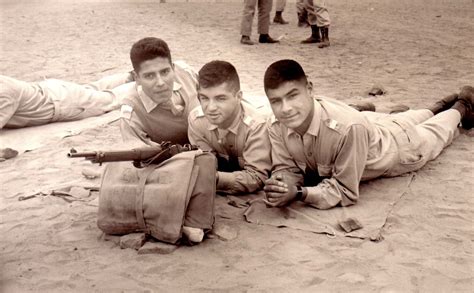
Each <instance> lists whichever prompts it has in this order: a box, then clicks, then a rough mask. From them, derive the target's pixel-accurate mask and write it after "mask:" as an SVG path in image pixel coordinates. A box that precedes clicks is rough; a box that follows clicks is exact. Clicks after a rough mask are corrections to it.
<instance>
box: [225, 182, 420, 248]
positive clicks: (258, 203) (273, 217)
mask: <svg viewBox="0 0 474 293" xmlns="http://www.w3.org/2000/svg"><path fill="white" fill-rule="evenodd" d="M414 176H415V174H414V173H412V174H408V175H406V176H401V177H394V178H381V179H376V180H372V181H369V182H364V183H362V184H361V186H360V198H359V201H358V202H357V203H356V204H355V205H352V206H349V207H335V208H332V209H329V210H318V209H316V208H313V207H311V206H309V205H307V204H304V203H301V202H295V203H292V204H291V205H290V206H288V207H283V208H267V207H266V205H265V204H264V202H263V201H262V198H263V196H264V195H263V193H259V194H258V195H253V196H246V197H235V196H228V197H227V202H226V201H225V200H222V199H221V200H218V201H217V207H216V209H217V211H216V214H217V215H218V216H221V217H224V218H234V217H239V216H240V217H241V216H243V217H244V219H245V220H246V221H247V222H250V223H254V224H260V225H270V226H275V227H286V228H291V229H298V230H304V231H308V232H313V233H320V234H327V235H330V236H336V235H341V236H342V235H343V236H347V237H354V238H361V239H371V240H374V241H378V240H381V232H382V229H383V227H384V225H385V223H386V219H387V217H388V216H389V215H390V213H391V211H392V209H393V206H394V205H395V204H396V203H397V201H398V200H399V199H400V198H401V197H402V196H403V195H404V194H405V193H406V192H407V191H408V190H409V189H410V184H411V182H412V181H413V179H414V178H415V177H414ZM229 205H231V206H234V207H240V208H241V209H239V211H240V213H238V212H236V211H235V209H234V211H232V210H231V209H232V208H231V207H229ZM348 218H353V219H357V220H358V221H359V222H360V223H361V224H362V228H361V229H358V230H354V231H352V232H349V233H346V232H344V230H343V229H342V228H341V227H340V226H339V223H340V222H341V221H344V220H346V219H348Z"/></svg>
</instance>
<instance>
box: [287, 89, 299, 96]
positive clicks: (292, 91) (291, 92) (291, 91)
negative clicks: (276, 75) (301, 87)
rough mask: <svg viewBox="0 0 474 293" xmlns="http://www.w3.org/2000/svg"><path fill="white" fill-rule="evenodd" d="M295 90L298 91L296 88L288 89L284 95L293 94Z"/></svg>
mask: <svg viewBox="0 0 474 293" xmlns="http://www.w3.org/2000/svg"><path fill="white" fill-rule="evenodd" d="M295 92H296V93H297V92H298V89H292V90H290V91H289V92H287V93H286V94H285V96H288V95H291V94H294V93H295Z"/></svg>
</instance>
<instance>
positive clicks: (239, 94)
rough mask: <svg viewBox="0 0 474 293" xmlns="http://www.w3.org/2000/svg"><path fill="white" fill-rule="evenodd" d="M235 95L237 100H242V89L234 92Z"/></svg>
mask: <svg viewBox="0 0 474 293" xmlns="http://www.w3.org/2000/svg"><path fill="white" fill-rule="evenodd" d="M235 97H236V98H237V100H239V101H241V100H242V91H238V92H237V93H236V94H235Z"/></svg>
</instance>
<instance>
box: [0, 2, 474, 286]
mask: <svg viewBox="0 0 474 293" xmlns="http://www.w3.org/2000/svg"><path fill="white" fill-rule="evenodd" d="M76 2H79V1H72V0H66V1H41V2H39V1H35V2H33V1H5V0H3V1H0V3H1V7H0V8H1V9H0V16H1V28H0V34H1V56H0V58H1V59H0V73H1V74H4V75H9V76H13V77H16V78H19V79H24V80H28V81H35V80H40V79H42V78H44V77H54V78H61V79H66V80H72V81H77V82H83V83H85V82H88V81H92V80H95V79H97V78H99V77H101V76H104V75H106V74H109V73H115V72H122V71H127V70H130V67H131V65H130V62H129V59H128V51H129V48H130V46H131V44H132V43H133V42H135V41H136V40H138V39H140V38H142V37H146V36H157V37H161V38H163V39H165V40H166V41H167V42H168V43H169V45H170V47H171V50H172V53H173V56H174V58H175V59H184V60H186V61H187V62H188V63H189V64H191V65H192V66H193V67H194V68H196V69H199V68H200V66H202V65H203V64H204V63H205V62H207V61H210V60H213V59H224V60H228V61H230V62H232V63H233V64H234V65H235V66H236V67H237V69H238V71H239V73H240V76H241V81H242V84H243V89H244V91H245V93H246V95H247V96H255V95H263V90H262V83H263V82H262V76H263V73H264V70H265V68H266V67H267V66H268V65H269V64H270V63H272V62H273V61H275V60H277V59H281V58H294V59H296V60H298V61H300V62H301V63H302V64H303V65H304V67H305V68H306V69H307V73H308V75H309V76H311V77H312V80H313V82H314V84H315V88H316V93H317V94H322V95H327V96H330V97H334V98H337V99H341V100H346V101H353V100H357V99H361V100H367V101H372V102H374V103H375V104H376V105H377V107H378V109H379V110H380V111H386V110H387V109H388V108H389V107H390V106H392V105H394V104H396V103H403V104H406V105H409V106H410V107H413V108H419V107H422V106H423V105H426V104H427V103H431V102H432V101H435V100H436V99H437V98H440V97H441V96H443V95H445V94H450V93H453V92H457V91H458V89H459V88H460V87H461V86H462V85H465V84H470V85H473V82H474V67H473V64H474V51H473V50H472V48H473V47H474V39H473V38H472V32H473V31H474V25H473V22H472V19H473V18H474V4H473V2H472V1H471V0H465V1H461V0H460V1H435V0H412V1H408V0H404V1H389V0H380V1H373V0H360V1H343V0H333V1H328V2H329V9H330V13H331V17H332V19H333V25H332V26H331V31H330V37H331V47H330V48H328V49H324V50H320V49H318V48H316V47H315V46H311V45H301V44H299V40H301V39H303V38H305V37H307V36H308V34H309V29H301V28H297V27H296V17H295V8H294V5H293V3H289V4H288V7H287V11H285V13H284V16H285V17H286V18H287V19H289V20H290V22H291V24H290V25H287V26H277V25H272V26H271V35H272V36H274V37H279V36H283V39H282V42H281V44H279V45H257V46H253V47H248V46H245V47H244V46H241V45H240V44H239V38H240V36H239V25H240V17H241V6H242V4H241V2H234V3H212V4H209V3H168V4H159V3H157V2H159V1H155V2H148V3H147V2H145V1H87V2H86V1H84V2H82V1H81V2H82V3H76ZM451 2H455V3H451ZM256 36H257V34H256V31H255V30H254V35H253V38H254V39H255V38H256ZM374 84H379V85H381V86H383V87H384V88H385V89H386V91H387V93H386V95H384V96H379V97H376V98H374V97H372V98H368V97H367V95H366V92H367V91H368V90H369V89H370V88H371V87H372V86H373V85H374ZM25 139H28V138H27V137H25ZM473 140H474V139H473V135H472V132H470V133H469V132H467V133H466V132H463V133H462V134H461V135H460V136H459V137H458V139H457V140H456V141H455V142H454V143H453V144H452V146H450V147H449V148H448V149H446V150H445V151H444V152H443V153H442V155H441V156H440V157H439V158H438V159H437V160H435V161H433V162H431V163H429V164H428V165H427V166H425V167H424V168H423V169H422V170H421V171H419V172H417V176H416V180H415V181H414V183H413V184H412V185H411V189H410V191H409V192H408V193H407V194H405V195H404V196H403V197H402V199H401V200H400V201H399V202H397V204H396V205H395V206H394V208H393V211H392V214H391V215H390V216H389V217H388V219H387V224H386V225H385V227H384V233H383V236H384V240H383V241H381V242H378V243H375V242H371V241H369V240H357V239H350V238H345V237H336V238H333V239H330V238H328V237H327V236H324V235H318V234H312V233H308V232H302V231H296V230H291V229H278V228H273V227H269V226H259V225H253V224H248V223H245V222H244V221H242V220H229V219H222V218H221V219H218V220H219V222H220V223H224V224H226V225H229V227H232V229H234V231H236V232H237V233H238V236H237V238H235V239H233V240H229V241H222V240H219V239H208V240H206V241H205V242H204V243H202V244H201V245H198V246H194V247H180V248H179V249H178V250H176V251H174V252H173V253H171V254H168V255H137V253H136V251H134V250H131V249H124V250H121V249H120V248H119V247H117V245H116V244H114V243H113V242H111V241H104V240H103V236H102V233H101V232H100V230H99V229H98V228H97V227H96V210H97V194H96V193H93V194H92V195H90V196H89V195H82V196H81V197H79V198H77V199H76V198H72V199H73V201H70V202H68V201H65V200H64V199H63V198H59V197H53V196H37V197H35V198H32V199H29V200H25V201H19V200H18V198H19V196H21V195H23V196H24V195H29V194H31V193H34V192H36V191H48V190H51V189H57V188H59V187H62V186H71V185H81V186H98V185H99V180H98V179H95V180H87V179H85V178H84V177H83V176H82V175H81V171H82V170H83V168H85V167H91V165H90V164H88V163H87V162H83V161H80V160H68V159H66V155H65V154H66V153H67V151H68V150H69V148H70V147H73V146H74V147H77V148H78V149H106V148H107V149H110V148H119V147H120V134H119V133H118V126H117V124H116V123H112V124H110V125H106V126H103V127H98V128H96V129H91V130H87V131H84V132H82V133H81V134H80V135H76V136H71V137H67V138H64V139H62V140H60V141H55V142H54V143H50V144H48V145H47V146H44V147H41V148H39V149H36V150H34V151H31V152H28V153H24V154H22V155H20V156H19V157H17V158H14V159H11V160H8V161H5V162H2V163H0V235H1V237H0V239H1V240H0V291H3V292H28V291H40V292H69V291H72V292H108V291H109V292H110V291H111V292H183V291H203V292H222V291H225V292H242V291H252V292H253V291H272V292H327V291H334V292H347V291H354V292H369V291H375V292H472V290H473V256H472V253H473V239H474V233H473V218H474V217H473V199H472V194H474V193H473V187H472V182H474V181H473V179H474V174H473V173H474V172H473V154H474V151H473V147H472V146H473ZM92 168H95V169H96V170H99V169H100V168H99V167H97V166H96V167H94V166H92ZM368 212H370V211H368Z"/></svg>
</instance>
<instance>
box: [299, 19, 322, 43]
mask: <svg viewBox="0 0 474 293" xmlns="http://www.w3.org/2000/svg"><path fill="white" fill-rule="evenodd" d="M314 43H321V36H320V35H319V27H318V26H317V25H315V24H314V25H311V36H310V37H309V38H307V39H306V40H302V41H301V44H314Z"/></svg>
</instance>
